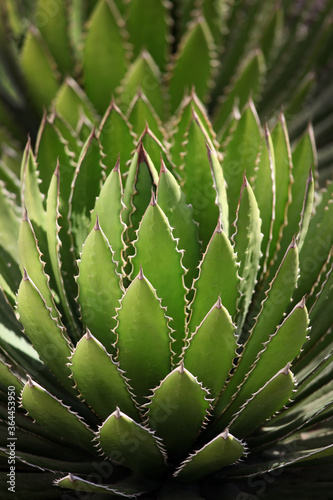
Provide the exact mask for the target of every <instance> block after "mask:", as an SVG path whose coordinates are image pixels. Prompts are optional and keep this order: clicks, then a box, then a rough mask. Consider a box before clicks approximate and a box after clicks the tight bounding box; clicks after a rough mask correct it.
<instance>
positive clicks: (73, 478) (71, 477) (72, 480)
mask: <svg viewBox="0 0 333 500" xmlns="http://www.w3.org/2000/svg"><path fill="white" fill-rule="evenodd" d="M68 479H69V481H70V482H71V483H75V477H74V476H73V474H72V473H71V472H70V473H69V474H68Z"/></svg>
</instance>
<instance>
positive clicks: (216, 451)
mask: <svg viewBox="0 0 333 500" xmlns="http://www.w3.org/2000/svg"><path fill="white" fill-rule="evenodd" d="M245 453H246V448H245V446H244V444H243V443H242V442H241V441H239V440H238V439H237V438H235V437H234V436H232V435H231V434H229V432H228V431H227V430H226V431H224V432H222V433H221V434H219V435H218V436H216V437H215V438H214V439H213V440H212V441H210V442H209V443H207V444H206V445H205V446H203V447H202V448H201V449H200V450H198V451H196V452H195V453H194V454H193V455H190V456H189V457H188V458H187V459H186V460H185V461H184V462H183V463H182V464H181V466H180V467H179V469H178V470H177V471H176V472H175V474H174V475H175V476H176V477H178V478H179V479H180V480H181V481H185V482H192V481H198V480H200V479H202V478H203V477H205V476H207V475H208V474H211V473H212V472H216V471H218V470H219V469H222V468H223V467H226V466H228V465H231V464H233V463H234V462H236V461H237V460H238V459H239V458H240V457H241V456H243V455H244V454H245Z"/></svg>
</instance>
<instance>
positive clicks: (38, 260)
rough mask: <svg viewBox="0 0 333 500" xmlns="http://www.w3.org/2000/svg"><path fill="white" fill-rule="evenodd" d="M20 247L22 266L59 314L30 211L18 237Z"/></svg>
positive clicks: (54, 311) (53, 310)
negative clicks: (29, 216) (29, 215)
mask: <svg viewBox="0 0 333 500" xmlns="http://www.w3.org/2000/svg"><path fill="white" fill-rule="evenodd" d="M18 249H19V255H20V267H21V269H22V270H23V269H25V270H26V271H27V273H28V275H29V276H30V278H31V280H32V281H33V283H34V284H35V285H36V287H37V288H38V290H39V291H40V293H41V295H42V297H43V298H44V300H45V304H46V305H47V307H48V308H50V310H51V314H52V316H53V318H57V317H58V316H59V313H58V311H57V310H56V307H55V303H54V300H53V295H52V292H51V290H50V286H49V277H48V276H47V275H46V274H45V270H44V267H45V263H44V262H43V261H42V255H41V252H40V250H39V247H38V241H37V239H36V236H35V232H34V230H33V227H32V225H31V222H30V221H29V218H28V213H27V212H26V213H25V214H24V217H23V220H22V223H21V228H20V232H19V237H18Z"/></svg>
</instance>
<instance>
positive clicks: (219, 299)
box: [215, 296, 222, 309]
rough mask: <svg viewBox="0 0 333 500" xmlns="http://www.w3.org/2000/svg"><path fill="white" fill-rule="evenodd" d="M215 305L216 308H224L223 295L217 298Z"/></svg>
mask: <svg viewBox="0 0 333 500" xmlns="http://www.w3.org/2000/svg"><path fill="white" fill-rule="evenodd" d="M215 307H216V309H222V301H221V296H219V298H218V299H217V302H216V305H215Z"/></svg>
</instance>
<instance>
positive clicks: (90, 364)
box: [70, 330, 138, 420]
mask: <svg viewBox="0 0 333 500" xmlns="http://www.w3.org/2000/svg"><path fill="white" fill-rule="evenodd" d="M70 368H71V370H72V372H73V376H74V379H75V381H76V384H77V387H78V389H79V391H80V393H81V395H82V397H83V398H84V399H85V400H86V401H87V403H89V405H90V406H91V407H92V408H93V410H94V411H95V412H96V413H97V414H98V415H99V416H100V417H101V418H102V419H103V420H104V419H106V418H107V417H108V416H109V415H110V414H111V413H112V412H114V411H115V410H116V407H117V406H119V407H120V408H123V409H124V411H126V414H127V415H129V416H130V417H132V418H135V419H137V418H138V411H137V409H136V408H135V405H134V402H133V399H132V398H131V396H130V393H129V391H128V386H127V385H126V382H125V379H124V377H123V376H122V373H121V371H120V370H119V368H118V366H117V365H116V363H114V362H113V361H112V359H111V357H110V355H109V354H108V353H107V351H106V350H105V347H104V346H103V345H102V344H101V343H100V342H99V341H98V340H97V339H96V338H95V337H94V336H92V335H91V333H90V332H89V330H88V331H87V333H86V334H85V335H84V336H83V337H82V338H81V339H80V341H79V342H78V343H77V346H76V348H75V350H74V352H73V354H72V357H71V366H70ZM106 396H107V397H106Z"/></svg>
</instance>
